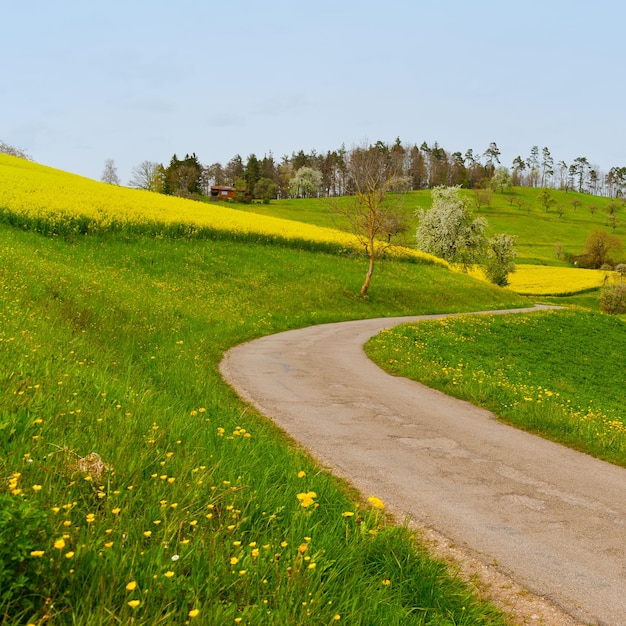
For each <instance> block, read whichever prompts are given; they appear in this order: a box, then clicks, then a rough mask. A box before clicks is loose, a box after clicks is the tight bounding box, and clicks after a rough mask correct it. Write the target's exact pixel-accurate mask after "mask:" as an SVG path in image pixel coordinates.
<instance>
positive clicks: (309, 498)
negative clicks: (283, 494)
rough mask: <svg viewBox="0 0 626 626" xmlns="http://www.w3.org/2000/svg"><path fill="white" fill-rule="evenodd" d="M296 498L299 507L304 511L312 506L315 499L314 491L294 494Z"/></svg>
mask: <svg viewBox="0 0 626 626" xmlns="http://www.w3.org/2000/svg"><path fill="white" fill-rule="evenodd" d="M296 498H298V500H300V506H302V507H304V508H305V509H306V508H307V507H309V506H311V505H312V504H313V501H314V499H315V498H317V494H316V493H315V491H307V492H306V493H298V494H296Z"/></svg>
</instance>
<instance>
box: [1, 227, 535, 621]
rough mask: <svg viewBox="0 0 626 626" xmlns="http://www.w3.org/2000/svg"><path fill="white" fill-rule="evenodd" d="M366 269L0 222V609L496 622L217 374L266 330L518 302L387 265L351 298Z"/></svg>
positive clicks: (420, 269) (127, 617)
mask: <svg viewBox="0 0 626 626" xmlns="http://www.w3.org/2000/svg"><path fill="white" fill-rule="evenodd" d="M364 268H365V261H364V260H363V259H359V258H346V257H339V256H334V255H330V254H322V253H314V252H308V251H302V250H295V249H286V248H281V247H276V246H265V245H260V244H253V243H238V242H233V241H212V240H205V241H198V240H191V241H189V240H175V239H174V240H172V239H160V238H150V237H143V236H137V237H133V238H128V237H125V236H123V235H115V236H114V235H112V236H110V237H106V236H105V237H82V238H74V239H63V238H58V237H50V238H46V237H42V236H40V235H37V234H35V233H28V232H21V231H19V230H16V229H12V228H10V227H8V226H0V384H1V386H2V389H3V393H2V395H1V399H0V431H2V437H1V438H0V446H1V453H0V473H1V475H2V476H3V477H4V483H3V488H2V490H1V491H0V539H1V541H0V555H1V558H0V564H1V569H0V589H2V594H0V615H1V616H2V618H3V619H2V621H3V623H7V624H13V623H33V624H43V623H48V622H49V621H51V622H52V623H58V624H66V623H73V624H85V625H87V624H89V625H92V624H110V623H115V622H123V623H130V621H131V620H132V622H133V623H135V624H160V623H163V624H166V623H185V622H186V621H188V620H189V619H193V620H195V623H204V624H228V623H249V624H330V623H335V621H338V620H343V622H344V623H349V624H371V623H384V624H409V623H416V624H440V625H443V624H451V623H454V624H466V625H468V626H469V625H470V624H472V625H473V624H502V623H504V621H503V619H502V617H501V616H500V615H499V614H498V612H497V611H494V610H493V609H492V608H490V607H488V606H486V605H484V604H482V603H481V602H479V601H478V600H477V599H476V598H475V597H474V596H472V595H471V593H470V592H469V591H468V588H467V587H466V586H465V585H463V584H461V583H460V582H459V581H458V580H457V579H456V578H455V577H454V576H453V575H451V574H450V573H448V572H447V571H446V569H445V568H444V567H443V565H441V564H439V563H437V562H433V561H431V560H430V559H429V558H427V556H426V554H425V552H424V550H423V549H422V548H421V547H420V546H419V544H417V545H416V544H415V543H414V540H413V538H412V537H411V536H410V534H409V533H408V531H406V530H403V529H402V528H396V527H394V526H390V525H387V524H386V523H385V522H384V519H383V517H382V515H381V512H380V511H379V510H378V509H376V508H372V507H371V506H370V505H369V504H368V503H367V502H361V498H360V497H359V496H358V495H357V494H355V493H353V492H352V491H351V490H350V489H347V488H345V486H343V485H341V484H339V483H338V482H337V481H336V480H335V479H333V477H332V476H329V475H328V474H327V473H326V472H324V471H322V470H320V468H319V467H317V466H316V465H315V463H314V462H312V461H311V460H310V459H309V458H308V457H307V456H306V455H305V454H304V453H303V452H302V451H301V450H300V449H299V447H298V446H297V445H295V444H294V443H292V442H290V441H289V440H287V439H286V438H285V437H284V436H282V435H281V433H280V432H279V431H278V430H277V429H276V428H275V427H274V426H273V425H272V424H271V423H270V422H268V421H267V420H265V419H264V418H262V417H261V416H259V415H257V414H255V413H254V412H253V411H251V410H249V409H248V408H246V406H245V405H244V404H243V403H241V402H240V401H238V400H237V398H236V397H235V396H234V395H233V393H232V392H231V391H230V390H229V388H227V386H226V385H225V384H224V383H223V382H222V381H221V379H220V377H219V374H218V371H217V365H218V362H219V360H220V358H221V356H222V354H223V353H224V351H225V350H227V349H228V348H229V347H231V346H233V345H235V344H238V343H240V342H243V341H246V340H249V339H252V338H254V337H258V336H260V335H264V334H267V333H272V332H277V331H281V330H286V329H289V328H295V327H301V326H305V325H309V324H313V323H320V322H328V321H336V320H346V319H353V318H359V317H368V316H385V315H402V314H410V313H411V314H412V313H421V312H425V313H430V312H440V311H464V310H472V309H475V308H490V307H498V308H501V307H508V306H514V305H519V304H523V303H524V302H523V300H522V299H521V298H519V297H518V296H516V295H515V294H513V293H511V292H507V291H505V290H499V289H496V288H493V287H491V286H489V285H487V284H485V283H481V282H478V281H474V280H472V279H470V278H468V277H465V276H462V275H459V274H455V273H452V272H449V271H447V270H444V269H441V268H437V267H434V266H428V265H418V264H413V263H401V262H383V263H380V265H379V267H378V268H377V275H376V281H377V282H376V283H375V284H374V286H373V288H372V291H371V296H370V297H369V298H368V299H363V298H360V297H358V295H357V294H358V288H359V286H360V283H361V280H362V276H363V272H364ZM311 492H313V493H314V494H315V495H314V496H311ZM298 494H309V496H310V497H308V498H307V497H305V496H302V498H304V499H299V498H298ZM364 495H365V496H368V495H375V496H378V497H380V498H382V499H383V500H384V495H385V494H364ZM303 504H307V506H303Z"/></svg>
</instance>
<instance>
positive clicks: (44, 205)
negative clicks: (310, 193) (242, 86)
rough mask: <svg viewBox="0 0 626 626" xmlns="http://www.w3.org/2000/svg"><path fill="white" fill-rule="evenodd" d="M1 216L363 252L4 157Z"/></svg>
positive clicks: (322, 234)
mask: <svg viewBox="0 0 626 626" xmlns="http://www.w3.org/2000/svg"><path fill="white" fill-rule="evenodd" d="M0 211H3V212H4V213H5V214H6V213H7V212H8V213H10V214H12V215H13V216H16V217H18V218H24V219H25V220H26V221H28V222H30V223H33V222H39V223H46V224H49V225H51V226H52V227H53V230H54V229H55V227H56V230H57V231H59V232H63V231H64V229H63V225H64V224H66V223H72V222H73V221H76V220H77V218H84V219H85V220H86V221H87V222H88V230H89V231H106V230H107V229H108V228H112V227H113V226H114V225H115V226H117V227H127V226H129V227H133V226H137V227H138V229H141V226H142V225H145V224H150V225H152V226H157V227H158V226H159V225H162V226H164V227H168V226H176V225H183V226H187V227H189V230H190V231H192V230H193V229H194V228H197V229H209V230H213V231H223V232H228V233H233V234H235V235H240V236H244V237H245V236H248V237H253V236H254V235H259V236H261V237H268V238H276V239H280V240H283V241H285V242H290V241H292V242H296V241H304V242H311V243H314V244H330V245H332V246H337V247H338V248H345V249H360V247H361V246H360V244H359V242H358V240H357V238H356V237H355V236H354V235H352V234H350V233H345V232H341V231H339V230H334V229H331V228H324V227H321V226H315V225H312V224H303V223H301V222H296V221H292V220H285V219H281V218H275V217H267V216H263V215H257V214H254V213H249V212H246V211H240V210H237V209H231V208H228V207H224V206H220V205H217V204H207V203H204V202H196V201H193V200H185V199H183V198H175V197H172V196H166V195H163V194H157V193H152V192H148V191H141V190H137V189H129V188H125V187H119V186H115V185H107V184H104V183H100V182H97V181H94V180H91V179H89V178H83V177H81V176H77V175H75V174H70V173H67V172H63V171H61V170H56V169H53V168H50V167H46V166H43V165H39V164H37V163H33V162H31V161H27V160H24V159H19V158H16V157H12V156H8V155H4V154H0ZM157 231H158V228H157ZM389 254H390V255H392V256H395V257H400V258H407V259H413V260H417V261H422V262H426V263H430V264H438V265H442V266H444V267H448V264H447V263H446V262H445V261H443V260H441V259H438V258H436V257H434V256H432V255H429V254H425V253H422V252H419V251H417V250H411V249H408V248H400V247H394V248H390V249H389Z"/></svg>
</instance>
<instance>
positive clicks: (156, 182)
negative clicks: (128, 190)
mask: <svg viewBox="0 0 626 626" xmlns="http://www.w3.org/2000/svg"><path fill="white" fill-rule="evenodd" d="M163 179H164V171H163V166H162V165H160V164H159V163H153V162H152V161H142V162H141V163H140V164H139V165H136V166H135V167H133V171H132V174H131V178H130V181H129V182H128V185H129V186H130V187H135V188H136V189H145V190H146V191H156V192H158V193H162V192H163V186H164V180H163Z"/></svg>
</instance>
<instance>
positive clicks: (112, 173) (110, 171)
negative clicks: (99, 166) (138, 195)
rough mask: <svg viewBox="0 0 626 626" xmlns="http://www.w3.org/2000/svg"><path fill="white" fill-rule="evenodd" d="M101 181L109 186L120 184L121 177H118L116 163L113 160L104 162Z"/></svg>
mask: <svg viewBox="0 0 626 626" xmlns="http://www.w3.org/2000/svg"><path fill="white" fill-rule="evenodd" d="M100 180H101V181H102V182H103V183H108V184H109V185H119V184H120V177H119V176H118V175H117V168H116V167H115V161H114V160H113V159H107V160H106V161H105V162H104V170H103V171H102V176H101V177H100Z"/></svg>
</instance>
